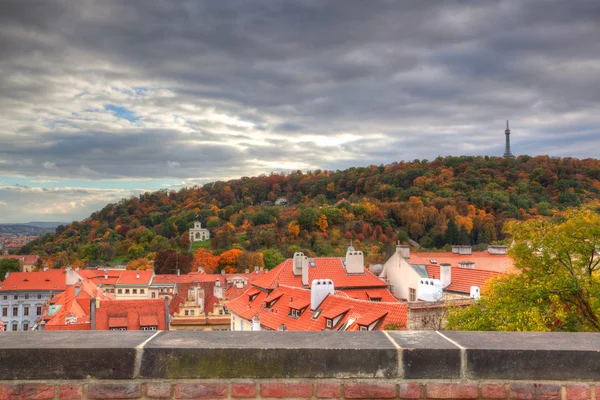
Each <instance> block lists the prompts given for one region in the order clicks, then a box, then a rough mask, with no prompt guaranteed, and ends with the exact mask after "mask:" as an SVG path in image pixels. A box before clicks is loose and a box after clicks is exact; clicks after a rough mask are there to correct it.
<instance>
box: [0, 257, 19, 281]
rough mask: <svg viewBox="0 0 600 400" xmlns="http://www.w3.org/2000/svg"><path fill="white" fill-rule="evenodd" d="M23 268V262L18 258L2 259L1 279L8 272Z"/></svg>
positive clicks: (0, 267) (0, 263)
mask: <svg viewBox="0 0 600 400" xmlns="http://www.w3.org/2000/svg"><path fill="white" fill-rule="evenodd" d="M20 270H21V264H20V263H19V260H17V259H16V258H5V259H4V260H1V261H0V279H2V280H4V278H5V277H6V273H7V272H18V271H20Z"/></svg>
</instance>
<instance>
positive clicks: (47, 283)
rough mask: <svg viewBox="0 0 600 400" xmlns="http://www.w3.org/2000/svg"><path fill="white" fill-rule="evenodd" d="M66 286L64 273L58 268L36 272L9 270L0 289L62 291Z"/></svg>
mask: <svg viewBox="0 0 600 400" xmlns="http://www.w3.org/2000/svg"><path fill="white" fill-rule="evenodd" d="M65 286H66V273H65V271H64V270H60V269H49V270H47V271H38V272H11V273H10V274H9V275H8V277H7V278H6V279H5V280H4V282H2V286H1V287H0V291H15V290H28V291H31V290H45V291H51V290H52V291H55V292H62V291H63V290H65Z"/></svg>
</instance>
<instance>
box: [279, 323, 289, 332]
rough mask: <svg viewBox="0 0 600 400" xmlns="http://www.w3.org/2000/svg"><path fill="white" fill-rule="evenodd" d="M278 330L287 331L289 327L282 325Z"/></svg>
mask: <svg viewBox="0 0 600 400" xmlns="http://www.w3.org/2000/svg"><path fill="white" fill-rule="evenodd" d="M277 330H278V331H287V326H285V324H281V325H279V328H278V329H277Z"/></svg>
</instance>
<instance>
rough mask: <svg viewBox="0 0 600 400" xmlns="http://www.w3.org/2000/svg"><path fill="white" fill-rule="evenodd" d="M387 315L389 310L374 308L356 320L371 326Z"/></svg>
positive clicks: (358, 322) (357, 322)
mask: <svg viewBox="0 0 600 400" xmlns="http://www.w3.org/2000/svg"><path fill="white" fill-rule="evenodd" d="M386 315H387V311H385V310H373V311H370V312H368V313H366V314H364V315H362V316H361V317H360V318H358V319H357V320H356V324H357V325H362V326H369V325H371V324H372V323H373V322H375V321H377V320H379V319H381V318H383V317H385V316H386Z"/></svg>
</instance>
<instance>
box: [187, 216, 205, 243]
mask: <svg viewBox="0 0 600 400" xmlns="http://www.w3.org/2000/svg"><path fill="white" fill-rule="evenodd" d="M208 239H210V232H209V231H208V229H206V228H203V227H202V224H201V223H200V222H199V221H194V227H193V228H192V229H190V242H191V243H193V242H203V241H205V240H208Z"/></svg>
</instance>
